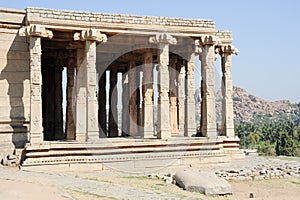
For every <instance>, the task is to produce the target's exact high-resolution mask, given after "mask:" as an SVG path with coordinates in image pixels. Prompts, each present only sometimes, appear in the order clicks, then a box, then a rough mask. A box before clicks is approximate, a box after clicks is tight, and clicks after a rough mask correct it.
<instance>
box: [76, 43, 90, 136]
mask: <svg viewBox="0 0 300 200" xmlns="http://www.w3.org/2000/svg"><path fill="white" fill-rule="evenodd" d="M85 57H86V56H85V51H83V50H80V49H78V50H77V67H76V68H77V69H76V87H75V88H76V115H75V119H76V122H75V124H76V140H77V141H79V142H85V141H86V139H87V135H86V134H87V100H86V97H87V85H86V84H87V76H86V72H87V67H86V58H85Z"/></svg>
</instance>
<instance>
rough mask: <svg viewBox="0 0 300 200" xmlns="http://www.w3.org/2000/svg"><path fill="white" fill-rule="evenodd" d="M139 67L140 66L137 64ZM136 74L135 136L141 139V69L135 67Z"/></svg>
mask: <svg viewBox="0 0 300 200" xmlns="http://www.w3.org/2000/svg"><path fill="white" fill-rule="evenodd" d="M139 65H140V64H139ZM135 73H136V110H137V116H136V122H137V133H138V134H137V136H138V137H143V127H142V115H143V114H142V112H143V109H142V108H141V105H140V104H141V98H142V97H141V88H140V85H141V67H137V68H136V69H135Z"/></svg>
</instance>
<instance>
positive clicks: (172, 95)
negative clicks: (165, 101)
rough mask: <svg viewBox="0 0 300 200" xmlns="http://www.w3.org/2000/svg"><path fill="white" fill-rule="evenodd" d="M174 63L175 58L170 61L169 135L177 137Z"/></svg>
mask: <svg viewBox="0 0 300 200" xmlns="http://www.w3.org/2000/svg"><path fill="white" fill-rule="evenodd" d="M176 62H177V57H173V58H172V59H170V67H171V68H170V72H169V74H170V80H169V81H170V82H169V84H170V92H169V93H170V125H171V135H172V136H176V135H178V133H179V131H178V118H177V89H176V85H175V80H176Z"/></svg>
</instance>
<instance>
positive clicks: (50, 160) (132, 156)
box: [22, 151, 225, 167]
mask: <svg viewBox="0 0 300 200" xmlns="http://www.w3.org/2000/svg"><path fill="white" fill-rule="evenodd" d="M209 156H217V157H224V156H225V154H223V153H222V152H221V151H207V152H206V153H204V152H200V151H188V152H160V153H127V154H114V155H111V154H109V155H86V156H79V155H70V156H54V157H38V158H27V159H26V160H25V161H24V162H23V164H22V167H26V166H33V165H57V164H68V163H111V162H125V161H133V160H135V161H136V160H153V159H155V160H166V159H180V158H197V157H198V158H200V157H202V158H205V157H209Z"/></svg>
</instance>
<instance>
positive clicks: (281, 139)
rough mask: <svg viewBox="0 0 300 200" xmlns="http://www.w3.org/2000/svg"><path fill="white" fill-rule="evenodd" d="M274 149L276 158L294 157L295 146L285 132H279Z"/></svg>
mask: <svg viewBox="0 0 300 200" xmlns="http://www.w3.org/2000/svg"><path fill="white" fill-rule="evenodd" d="M275 149H276V154H277V155H278V156H280V155H284V156H295V151H296V144H295V142H294V140H293V139H292V137H291V136H290V135H289V134H288V133H287V132H286V131H281V132H279V136H278V139H277V142H276V148H275Z"/></svg>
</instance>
